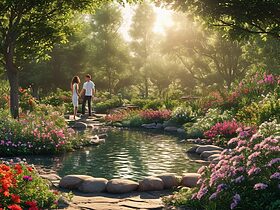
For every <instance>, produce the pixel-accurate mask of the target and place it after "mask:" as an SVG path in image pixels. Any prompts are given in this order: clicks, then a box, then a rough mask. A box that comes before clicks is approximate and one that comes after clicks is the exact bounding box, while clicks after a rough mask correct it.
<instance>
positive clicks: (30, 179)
mask: <svg viewBox="0 0 280 210" xmlns="http://www.w3.org/2000/svg"><path fill="white" fill-rule="evenodd" d="M23 180H24V181H29V182H31V181H32V180H33V178H32V177H31V176H23Z"/></svg>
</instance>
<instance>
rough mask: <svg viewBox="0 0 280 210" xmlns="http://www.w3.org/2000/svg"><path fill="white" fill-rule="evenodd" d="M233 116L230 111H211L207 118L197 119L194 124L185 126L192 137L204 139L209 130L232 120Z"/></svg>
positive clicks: (208, 112) (206, 115)
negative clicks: (219, 123) (217, 124)
mask: <svg viewBox="0 0 280 210" xmlns="http://www.w3.org/2000/svg"><path fill="white" fill-rule="evenodd" d="M231 118H232V115H231V113H230V112H229V111H225V112H223V113H222V112H221V111H220V110H219V109H209V110H208V111H207V113H206V114H205V116H202V117H199V118H197V119H196V122H195V123H193V124H189V123H187V124H185V126H184V127H185V130H186V132H187V134H188V135H189V136H190V137H203V134H204V132H205V131H207V130H209V129H210V128H211V127H212V126H214V125H215V124H216V123H218V122H223V121H225V120H230V119H231Z"/></svg>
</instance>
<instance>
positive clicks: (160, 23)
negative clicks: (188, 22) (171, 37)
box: [153, 7, 173, 34]
mask: <svg viewBox="0 0 280 210" xmlns="http://www.w3.org/2000/svg"><path fill="white" fill-rule="evenodd" d="M154 10H155V13H156V15H157V16H156V22H155V25H154V30H153V31H154V32H155V33H159V34H165V29H166V28H168V27H171V26H172V25H173V20H172V11H170V10H166V9H162V8H159V7H154Z"/></svg>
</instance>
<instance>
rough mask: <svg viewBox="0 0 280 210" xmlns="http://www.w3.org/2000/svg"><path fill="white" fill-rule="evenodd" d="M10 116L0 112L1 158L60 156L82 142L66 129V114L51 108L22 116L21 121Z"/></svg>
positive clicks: (42, 108)
mask: <svg viewBox="0 0 280 210" xmlns="http://www.w3.org/2000/svg"><path fill="white" fill-rule="evenodd" d="M45 109H47V110H48V111H47V110H45ZM8 116H9V113H8V111H0V152H1V154H2V155H13V156H14V155H21V154H50V153H59V152H63V151H67V150H71V149H72V148H74V147H76V146H77V145H78V144H82V143H83V142H82V141H80V140H76V139H75V138H74V137H75V132H74V130H72V129H68V128H67V125H66V123H65V121H64V118H63V115H61V114H60V113H59V112H58V111H54V110H52V109H51V106H46V107H41V109H40V110H36V111H34V112H31V113H28V114H24V115H21V117H20V120H19V121H17V120H14V119H12V118H10V117H8Z"/></svg>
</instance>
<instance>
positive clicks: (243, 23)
mask: <svg viewBox="0 0 280 210" xmlns="http://www.w3.org/2000/svg"><path fill="white" fill-rule="evenodd" d="M158 2H160V3H163V2H165V4H167V5H169V6H171V7H172V8H174V9H177V10H181V11H183V12H188V13H192V14H194V15H197V16H200V17H203V18H204V20H205V22H206V23H210V24H211V25H215V26H221V27H223V28H224V29H225V30H227V31H228V32H229V33H230V34H231V35H238V36H243V35H246V34H260V35H270V36H273V37H276V38H277V39H278V40H280V15H279V14H280V1H279V0H265V1H264V0H199V1H198V0H187V1H186V0H177V1H174V0H164V1H158Z"/></svg>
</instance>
